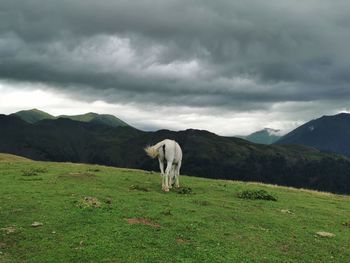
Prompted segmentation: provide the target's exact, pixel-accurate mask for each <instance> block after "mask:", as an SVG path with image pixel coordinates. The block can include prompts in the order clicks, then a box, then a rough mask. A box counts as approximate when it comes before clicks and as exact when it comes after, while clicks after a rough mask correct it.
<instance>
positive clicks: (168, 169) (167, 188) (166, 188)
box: [164, 161, 173, 192]
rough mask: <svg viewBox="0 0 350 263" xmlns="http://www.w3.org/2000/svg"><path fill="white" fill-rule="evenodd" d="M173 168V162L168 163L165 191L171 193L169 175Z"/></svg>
mask: <svg viewBox="0 0 350 263" xmlns="http://www.w3.org/2000/svg"><path fill="white" fill-rule="evenodd" d="M172 166H173V162H169V161H168V162H167V165H166V169H165V187H164V191H165V192H169V175H170V170H171V167H172Z"/></svg>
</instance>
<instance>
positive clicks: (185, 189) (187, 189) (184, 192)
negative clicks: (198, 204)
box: [175, 187, 192, 195]
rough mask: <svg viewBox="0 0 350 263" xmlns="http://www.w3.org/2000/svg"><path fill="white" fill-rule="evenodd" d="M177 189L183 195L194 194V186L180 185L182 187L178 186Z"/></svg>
mask: <svg viewBox="0 0 350 263" xmlns="http://www.w3.org/2000/svg"><path fill="white" fill-rule="evenodd" d="M175 191H176V192H177V193H178V194H181V195H189V194H192V188H190V187H180V188H177V189H176V190H175Z"/></svg>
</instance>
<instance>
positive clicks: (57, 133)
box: [0, 115, 350, 193]
mask: <svg viewBox="0 0 350 263" xmlns="http://www.w3.org/2000/svg"><path fill="white" fill-rule="evenodd" d="M165 138H170V139H175V140H176V141H178V142H179V144H180V145H181V147H182V149H183V153H184V160H183V166H182V173H184V174H190V175H193V176H201V177H208V178H216V179H220V178H221V179H232V180H242V181H257V182H265V183H273V184H279V185H287V186H294V187H304V188H311V189H318V190H323V191H332V192H335V193H350V183H349V182H350V161H349V160H348V159H347V158H343V157H340V156H336V155H330V154H322V153H320V152H319V151H317V150H316V149H312V148H308V147H304V146H281V145H275V146H267V145H259V144H253V143H250V142H247V141H245V140H242V139H237V138H226V137H221V136H218V135H215V134H213V133H210V132H207V131H200V130H186V131H180V132H173V131H168V130H161V131H157V132H142V131H139V130H136V129H133V128H131V127H116V128H113V127H108V126H104V125H95V124H92V123H83V122H78V121H72V120H69V119H61V118H60V119H57V120H43V121H40V122H38V123H35V124H28V123H26V122H24V121H22V120H21V119H19V118H16V117H14V116H5V115H0V152H7V153H12V154H16V155H21V156H24V157H28V158H30V159H35V160H44V161H59V162H67V161H69V162H83V163H94V164H104V165H111V166H117V167H127V168H137V169H145V170H158V169H159V168H158V163H157V162H154V161H153V160H150V159H149V158H148V157H147V156H146V154H145V152H144V151H143V148H144V147H145V146H146V145H147V144H154V143H156V142H158V141H160V140H163V139H165Z"/></svg>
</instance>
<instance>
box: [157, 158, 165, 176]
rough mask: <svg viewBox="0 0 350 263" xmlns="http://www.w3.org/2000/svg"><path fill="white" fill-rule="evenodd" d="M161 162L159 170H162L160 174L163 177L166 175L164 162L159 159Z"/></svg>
mask: <svg viewBox="0 0 350 263" xmlns="http://www.w3.org/2000/svg"><path fill="white" fill-rule="evenodd" d="M158 161H159V169H160V174H161V175H163V174H164V162H163V161H162V160H161V159H160V158H158Z"/></svg>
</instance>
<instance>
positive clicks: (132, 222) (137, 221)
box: [126, 218, 160, 228]
mask: <svg viewBox="0 0 350 263" xmlns="http://www.w3.org/2000/svg"><path fill="white" fill-rule="evenodd" d="M126 221H128V223H129V224H130V225H136V224H141V225H147V226H151V227H155V228H159V227H160V225H159V224H157V223H154V222H152V221H151V220H148V219H146V218H127V219H126Z"/></svg>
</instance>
